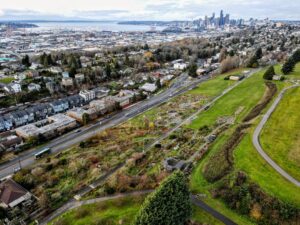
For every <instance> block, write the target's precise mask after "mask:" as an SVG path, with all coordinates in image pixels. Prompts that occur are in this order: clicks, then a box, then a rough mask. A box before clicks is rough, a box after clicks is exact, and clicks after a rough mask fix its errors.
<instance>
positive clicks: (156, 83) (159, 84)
mask: <svg viewBox="0 0 300 225" xmlns="http://www.w3.org/2000/svg"><path fill="white" fill-rule="evenodd" d="M155 85H156V87H157V88H158V89H160V88H161V83H160V79H159V78H158V79H157V80H156V82H155Z"/></svg>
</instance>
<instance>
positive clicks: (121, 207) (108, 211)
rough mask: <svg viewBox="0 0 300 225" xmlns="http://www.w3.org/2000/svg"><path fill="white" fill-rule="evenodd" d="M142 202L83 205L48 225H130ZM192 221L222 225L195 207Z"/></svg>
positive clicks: (137, 199) (135, 199)
mask: <svg viewBox="0 0 300 225" xmlns="http://www.w3.org/2000/svg"><path fill="white" fill-rule="evenodd" d="M143 201H144V196H135V197H124V198H120V199H115V200H108V201H104V202H99V203H95V204H90V205H84V206H81V207H79V208H77V209H73V210H70V211H69V212H66V213H64V214H63V215H62V216H60V217H58V218H56V219H54V220H53V221H52V222H50V223H49V225H87V224H88V225H98V224H101V225H106V224H107V225H119V224H122V225H131V224H132V222H133V220H134V218H135V215H136V213H137V212H138V211H139V209H140V206H141V204H142V203H143ZM192 219H193V220H195V221H197V222H199V223H203V224H210V225H218V224H222V223H221V222H220V221H218V220H216V219H215V218H214V217H212V216H211V215H210V214H208V213H206V212H205V211H203V210H201V209H199V208H198V207H196V206H193V216H192Z"/></svg>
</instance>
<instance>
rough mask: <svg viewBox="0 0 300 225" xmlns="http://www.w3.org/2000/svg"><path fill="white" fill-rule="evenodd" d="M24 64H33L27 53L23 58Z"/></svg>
mask: <svg viewBox="0 0 300 225" xmlns="http://www.w3.org/2000/svg"><path fill="white" fill-rule="evenodd" d="M22 64H23V65H24V66H26V67H30V66H31V63H30V60H29V56H28V55H25V56H24V57H23V58H22Z"/></svg>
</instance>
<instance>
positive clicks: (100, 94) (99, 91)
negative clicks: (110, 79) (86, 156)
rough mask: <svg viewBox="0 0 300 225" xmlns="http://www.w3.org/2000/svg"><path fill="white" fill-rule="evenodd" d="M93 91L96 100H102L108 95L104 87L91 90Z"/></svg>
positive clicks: (107, 90)
mask: <svg viewBox="0 0 300 225" xmlns="http://www.w3.org/2000/svg"><path fill="white" fill-rule="evenodd" d="M93 91H94V92H95V95H96V98H103V97H105V96H107V95H108V94H109V92H110V89H109V88H106V87H98V88H95V89H93Z"/></svg>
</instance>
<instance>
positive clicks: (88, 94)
mask: <svg viewBox="0 0 300 225" xmlns="http://www.w3.org/2000/svg"><path fill="white" fill-rule="evenodd" d="M79 95H80V96H81V97H82V98H83V99H84V101H86V102H89V101H91V100H93V99H95V98H96V93H95V91H93V90H90V91H88V90H83V91H80V92H79Z"/></svg>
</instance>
